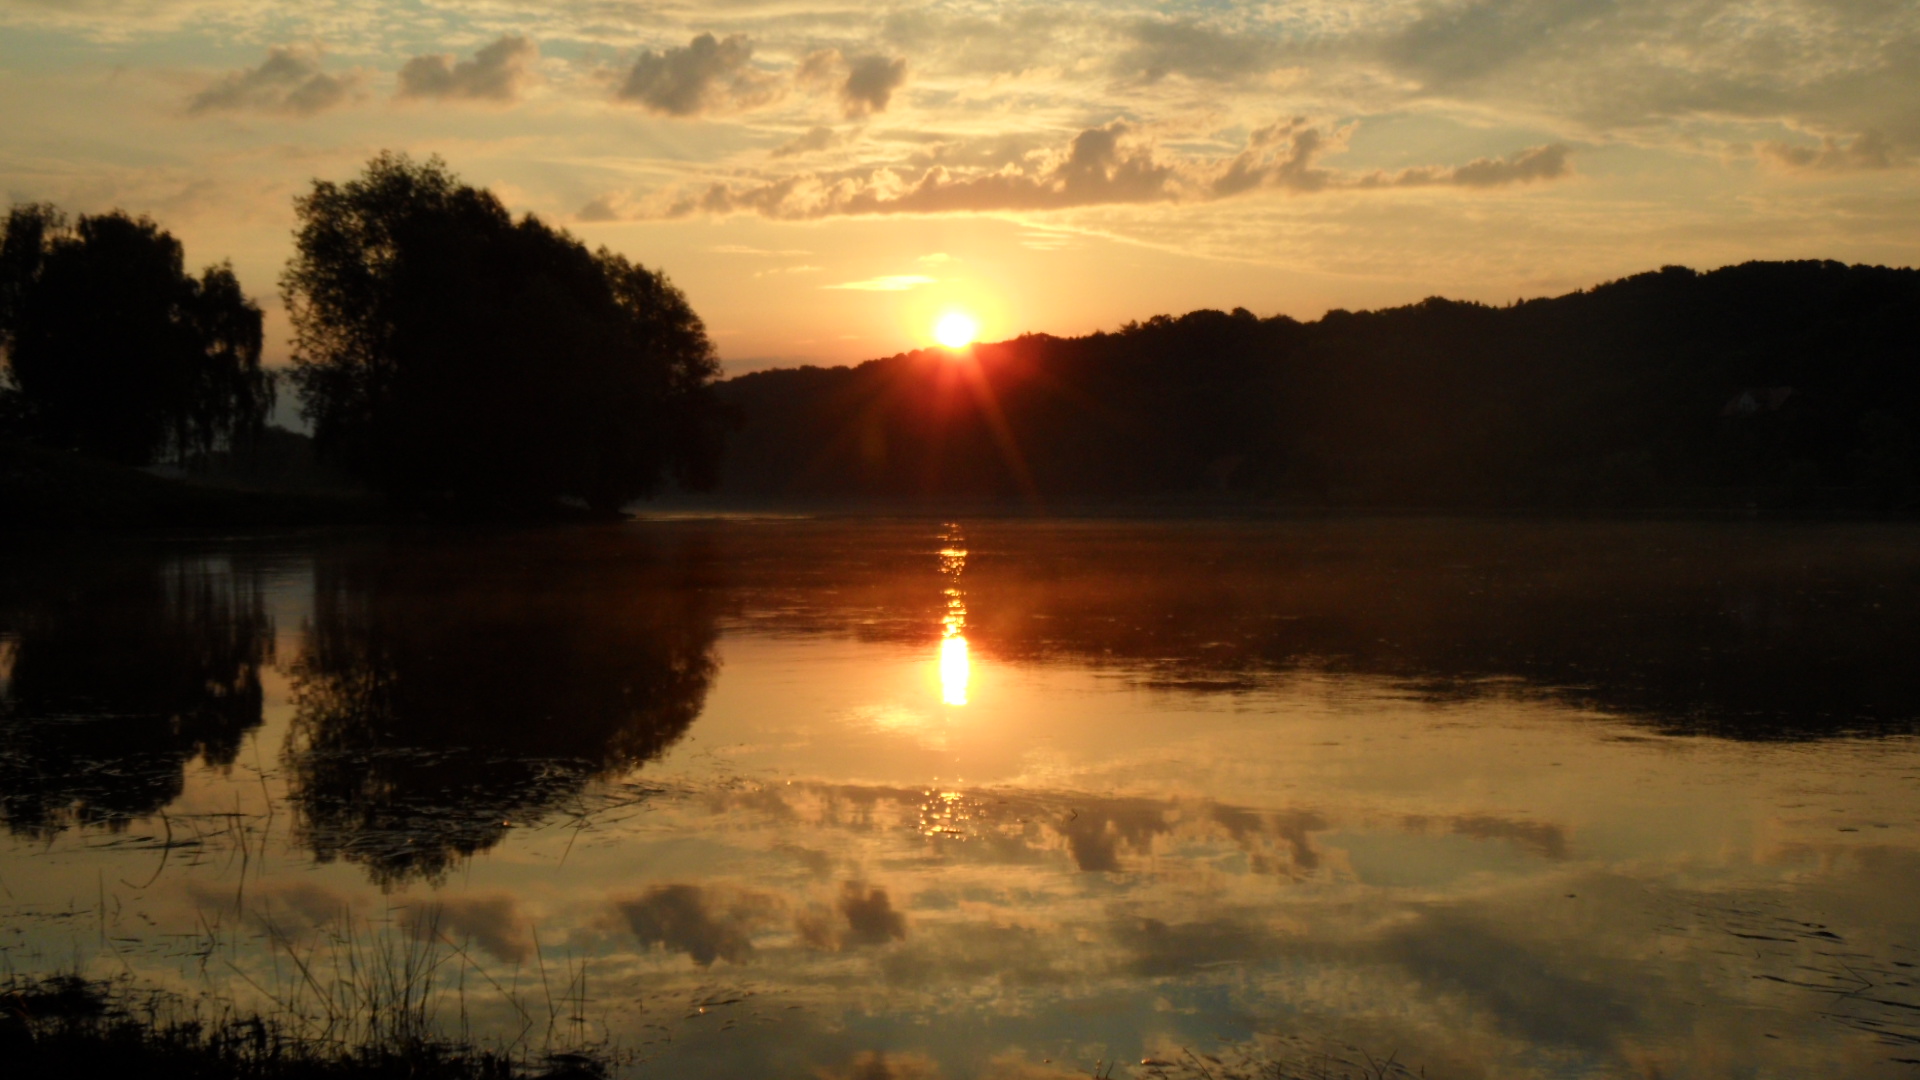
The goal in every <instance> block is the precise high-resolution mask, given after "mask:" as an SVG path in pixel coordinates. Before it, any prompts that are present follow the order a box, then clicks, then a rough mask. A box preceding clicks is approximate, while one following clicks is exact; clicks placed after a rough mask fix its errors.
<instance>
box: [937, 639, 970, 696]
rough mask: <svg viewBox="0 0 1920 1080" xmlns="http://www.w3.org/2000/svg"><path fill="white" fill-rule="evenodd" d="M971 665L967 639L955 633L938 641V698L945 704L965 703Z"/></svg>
mask: <svg viewBox="0 0 1920 1080" xmlns="http://www.w3.org/2000/svg"><path fill="white" fill-rule="evenodd" d="M972 668H973V665H972V663H971V662H970V661H969V659H968V656H967V639H966V638H964V637H961V636H960V635H958V634H955V635H954V636H953V637H949V638H942V639H941V641H940V700H941V701H942V702H943V703H945V704H947V705H965V704H966V703H967V682H968V680H969V679H970V678H971V676H972V674H973V672H972Z"/></svg>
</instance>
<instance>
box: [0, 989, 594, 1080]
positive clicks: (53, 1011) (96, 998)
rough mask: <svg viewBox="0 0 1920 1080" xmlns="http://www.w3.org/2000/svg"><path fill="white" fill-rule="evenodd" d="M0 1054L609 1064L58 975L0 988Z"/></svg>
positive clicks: (516, 1071)
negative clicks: (299, 1024) (322, 1025)
mask: <svg viewBox="0 0 1920 1080" xmlns="http://www.w3.org/2000/svg"><path fill="white" fill-rule="evenodd" d="M0 1061H5V1062H6V1063H7V1068H6V1074H7V1075H8V1076H9V1077H11V1078H13V1080H91V1078H94V1077H100V1078H109V1077H110V1078H114V1080H120V1078H133V1077H138V1078H139V1080H228V1078H239V1077H247V1078H249V1080H388V1078H391V1080H402V1078H404V1080H594V1078H598V1077H604V1076H606V1075H607V1071H608V1070H607V1063H606V1062H605V1061H602V1060H599V1059H596V1058H594V1057H591V1056H588V1055H584V1054H578V1053H568V1054H555V1055H551V1056H542V1057H539V1058H537V1059H535V1058H530V1057H527V1056H515V1055H513V1054H510V1053H507V1052H504V1051H500V1050H493V1049H485V1048H481V1047H478V1046H474V1045H469V1044H461V1043H458V1042H453V1041H448V1040H443V1039H435V1038H431V1037H429V1036H427V1035H425V1034H422V1033H420V1032H407V1031H400V1032H394V1033H391V1034H390V1035H388V1036H386V1037H381V1038H376V1039H373V1040H369V1041H365V1042H340V1041H334V1040H329V1039H324V1038H315V1037H311V1036H304V1035H298V1034H295V1033H293V1032H292V1031H291V1030H290V1028H289V1026H288V1025H287V1024H285V1023H283V1022H282V1021H281V1020H280V1019H279V1018H276V1017H272V1016H262V1015H259V1014H257V1013H254V1014H241V1013H238V1012H233V1011H231V1010H221V1011H218V1012H217V1013H215V1014H212V1015H208V1014H206V1013H205V1012H204V1011H203V1010H196V1009H194V1008H193V1007H192V1006H190V1005H189V1004H187V1003H184V1002H181V1001H179V1000H178V999H176V998H173V997H171V996H169V995H164V994H160V993H157V992H145V993H142V992H139V991H136V990H135V989H133V988H132V987H130V986H126V985H121V984H117V983H112V982H107V981H102V980H91V979H83V978H80V977H79V976H74V975H64V976H54V977H51V978H46V979H40V980H15V981H13V982H12V983H9V984H7V985H4V986H0Z"/></svg>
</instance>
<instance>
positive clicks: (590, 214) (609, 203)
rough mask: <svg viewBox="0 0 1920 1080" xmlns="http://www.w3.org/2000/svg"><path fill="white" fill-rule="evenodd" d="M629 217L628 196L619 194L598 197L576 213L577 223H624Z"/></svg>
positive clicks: (574, 215) (588, 201)
mask: <svg viewBox="0 0 1920 1080" xmlns="http://www.w3.org/2000/svg"><path fill="white" fill-rule="evenodd" d="M627 216H628V209H627V200H626V196H624V195H620V194H618V193H614V194H608V195H597V196H595V197H593V198H591V199H588V200H587V203H586V205H585V206H582V207H581V208H580V209H578V210H576V211H574V214H573V217H574V220H575V221H586V222H599V221H624V220H626V218H627Z"/></svg>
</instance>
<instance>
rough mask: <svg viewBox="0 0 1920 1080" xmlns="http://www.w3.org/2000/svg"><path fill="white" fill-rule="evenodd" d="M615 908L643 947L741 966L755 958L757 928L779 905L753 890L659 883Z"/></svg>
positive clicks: (709, 962) (699, 960)
mask: <svg viewBox="0 0 1920 1080" xmlns="http://www.w3.org/2000/svg"><path fill="white" fill-rule="evenodd" d="M614 906H615V909H616V910H617V911H618V912H619V913H620V915H621V916H622V917H624V918H625V919H626V922H627V926H628V927H629V928H631V929H632V930H633V934H634V936H635V937H636V938H639V939H640V944H641V945H642V946H653V945H658V946H661V947H662V948H664V949H666V950H667V951H668V952H679V953H685V954H687V956H689V957H691V958H692V960H693V962H694V963H696V964H698V965H700V966H701V967H708V966H711V965H712V964H713V962H714V961H715V960H725V961H727V962H729V963H734V964H738V963H741V962H743V961H745V960H746V959H747V958H748V957H749V956H751V955H752V954H753V931H754V929H755V927H757V926H759V925H760V924H761V923H762V922H763V921H765V919H766V917H767V916H768V914H769V913H770V912H771V911H772V910H773V909H774V908H775V907H777V906H778V905H777V904H775V903H774V902H773V900H772V898H770V897H765V896H760V895H757V894H752V893H744V892H734V891H730V890H721V889H712V888H705V887H702V886H699V885H660V886H656V887H655V888H652V889H649V890H647V892H646V893H644V894H642V895H640V896H637V897H634V898H632V899H629V900H623V901H619V902H617V903H616V904H615V905H614Z"/></svg>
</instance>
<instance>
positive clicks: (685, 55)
mask: <svg viewBox="0 0 1920 1080" xmlns="http://www.w3.org/2000/svg"><path fill="white" fill-rule="evenodd" d="M752 61H753V43H752V42H750V41H748V40H747V38H746V37H745V36H744V35H741V34H730V35H728V36H727V37H726V38H725V39H717V38H715V37H714V36H713V35H712V34H701V35H700V36H698V37H696V38H694V39H693V40H692V41H691V42H689V43H688V44H687V45H686V46H685V47H684V48H682V47H675V48H670V49H667V50H666V51H664V52H655V51H653V50H652V49H647V50H643V51H642V52H641V53H640V55H639V56H638V57H637V58H636V59H635V60H634V62H633V67H632V68H631V69H629V70H628V72H627V77H626V80H625V81H623V82H622V83H621V84H620V88H619V89H618V90H617V91H615V93H614V96H615V98H617V99H618V100H620V101H630V102H633V103H634V104H636V105H639V106H641V107H642V108H645V109H647V110H648V111H650V112H656V113H660V114H662V115H664V116H700V115H703V114H706V113H718V112H733V111H737V110H740V109H748V108H752V107H753V106H755V105H763V104H766V103H767V102H769V101H772V100H773V99H774V98H776V97H778V96H779V93H780V90H779V85H778V80H777V79H775V78H774V77H773V76H771V75H769V74H767V73H765V72H762V71H759V70H758V69H756V68H754V67H753V66H752Z"/></svg>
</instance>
